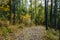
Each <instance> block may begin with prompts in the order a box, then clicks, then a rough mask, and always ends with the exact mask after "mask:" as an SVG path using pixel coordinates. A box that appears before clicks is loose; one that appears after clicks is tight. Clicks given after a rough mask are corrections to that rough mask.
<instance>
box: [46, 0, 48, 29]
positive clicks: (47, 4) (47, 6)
mask: <svg viewBox="0 0 60 40" xmlns="http://www.w3.org/2000/svg"><path fill="white" fill-rule="evenodd" d="M45 25H46V30H47V29H48V0H45Z"/></svg>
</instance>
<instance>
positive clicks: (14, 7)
mask: <svg viewBox="0 0 60 40" xmlns="http://www.w3.org/2000/svg"><path fill="white" fill-rule="evenodd" d="M13 4H14V5H13V13H14V15H13V24H15V17H16V0H13Z"/></svg>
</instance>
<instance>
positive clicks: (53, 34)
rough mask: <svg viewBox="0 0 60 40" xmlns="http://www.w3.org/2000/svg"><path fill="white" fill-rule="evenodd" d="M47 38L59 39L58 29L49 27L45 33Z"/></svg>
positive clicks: (51, 39)
mask: <svg viewBox="0 0 60 40" xmlns="http://www.w3.org/2000/svg"><path fill="white" fill-rule="evenodd" d="M46 37H47V40H59V30H56V31H55V30H54V29H51V28H49V30H47V33H46Z"/></svg>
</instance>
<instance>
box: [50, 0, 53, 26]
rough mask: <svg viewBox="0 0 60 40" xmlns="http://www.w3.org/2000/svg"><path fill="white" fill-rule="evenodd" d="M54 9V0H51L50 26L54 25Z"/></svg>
mask: <svg viewBox="0 0 60 40" xmlns="http://www.w3.org/2000/svg"><path fill="white" fill-rule="evenodd" d="M52 9H53V0H51V9H50V27H52Z"/></svg>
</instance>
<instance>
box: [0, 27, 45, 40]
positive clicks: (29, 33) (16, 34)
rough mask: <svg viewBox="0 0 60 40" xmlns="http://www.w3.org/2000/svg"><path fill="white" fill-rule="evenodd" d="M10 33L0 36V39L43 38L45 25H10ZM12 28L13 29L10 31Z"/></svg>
mask: <svg viewBox="0 0 60 40" xmlns="http://www.w3.org/2000/svg"><path fill="white" fill-rule="evenodd" d="M9 29H10V33H5V34H4V35H3V36H0V40H45V38H44V37H45V32H46V30H45V27H43V26H32V27H21V26H20V28H19V27H17V26H10V27H9ZM11 30H13V31H11Z"/></svg>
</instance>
